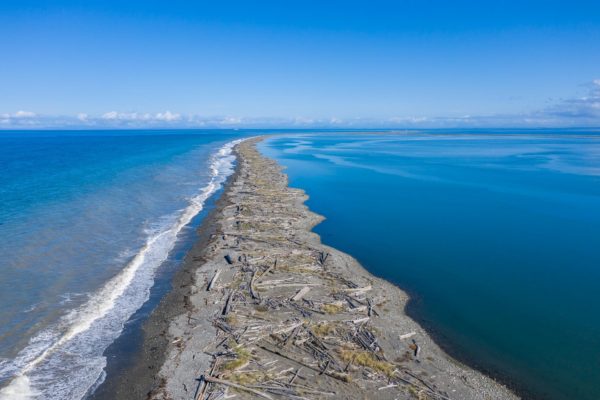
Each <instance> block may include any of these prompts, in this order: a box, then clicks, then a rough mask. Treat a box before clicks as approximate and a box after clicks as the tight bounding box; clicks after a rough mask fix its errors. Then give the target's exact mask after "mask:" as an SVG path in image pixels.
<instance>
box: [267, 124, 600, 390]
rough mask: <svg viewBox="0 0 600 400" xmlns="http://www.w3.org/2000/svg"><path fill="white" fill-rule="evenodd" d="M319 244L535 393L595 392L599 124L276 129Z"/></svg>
mask: <svg viewBox="0 0 600 400" xmlns="http://www.w3.org/2000/svg"><path fill="white" fill-rule="evenodd" d="M260 149H261V151H262V152H263V154H265V155H267V156H269V157H273V158H275V159H276V160H277V161H278V162H279V163H281V164H282V165H284V166H285V167H287V169H286V172H287V173H288V175H289V177H290V184H291V186H293V187H299V188H302V189H304V190H305V191H306V192H307V194H308V195H309V196H310V199H309V200H308V202H307V205H308V206H309V207H310V208H311V209H312V210H313V211H315V212H317V213H319V214H322V215H324V216H325V217H326V219H325V221H324V222H323V223H321V224H320V225H318V226H317V227H316V228H315V231H316V232H317V233H318V234H319V235H321V238H322V240H323V242H324V243H326V244H329V245H331V246H334V247H336V248H338V249H340V250H342V251H345V252H347V253H349V254H351V255H353V256H354V257H356V258H357V259H358V260H359V261H360V262H361V263H362V264H363V265H364V266H365V267H366V268H367V269H368V270H369V271H370V272H372V273H373V274H375V275H377V276H380V277H382V278H385V279H387V280H389V281H391V282H393V283H395V284H397V285H399V286H400V287H402V288H403V289H405V290H407V291H408V292H409V293H410V294H411V297H412V300H411V302H410V304H409V306H408V310H407V311H408V313H409V314H410V315H411V316H413V317H414V318H415V319H417V320H418V321H419V322H420V323H421V324H422V325H424V326H425V327H426V328H427V329H428V330H429V331H430V332H432V334H433V336H434V337H435V338H436V340H437V341H438V342H439V343H440V344H441V345H442V346H443V347H444V348H445V349H446V350H447V351H449V352H450V353H451V354H453V355H454V356H456V357H458V358H459V359H460V360H462V361H466V362H468V363H469V364H470V365H471V366H475V367H477V368H479V369H482V370H484V371H487V372H489V373H490V374H492V375H493V376H495V377H497V378H500V379H501V380H502V381H503V382H507V383H509V385H510V386H511V387H514V388H516V389H517V390H518V391H519V392H520V393H521V394H522V395H524V396H525V397H527V398H536V399H553V400H568V399H589V400H592V399H598V398H600V296H599V295H598V293H599V291H598V282H600V131H598V130H471V131H463V130H437V131H404V132H398V133H396V134H376V133H367V134H357V133H349V134H341V133H335V134H334V133H307V134H303V135H279V136H275V137H273V138H270V139H269V140H267V141H266V142H264V143H263V144H261V145H260Z"/></svg>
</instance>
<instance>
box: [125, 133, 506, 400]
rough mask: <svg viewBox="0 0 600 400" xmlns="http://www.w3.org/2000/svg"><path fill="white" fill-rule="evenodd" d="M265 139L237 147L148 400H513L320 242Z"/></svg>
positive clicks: (389, 289) (398, 294)
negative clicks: (268, 154)
mask: <svg viewBox="0 0 600 400" xmlns="http://www.w3.org/2000/svg"><path fill="white" fill-rule="evenodd" d="M259 140H261V139H260V138H258V139H251V140H247V141H245V142H242V143H241V144H239V145H238V146H237V148H236V152H237V155H238V166H237V171H236V174H235V175H234V176H233V177H232V180H231V181H230V183H229V185H228V187H227V190H226V193H224V196H223V198H222V200H221V202H220V204H221V205H220V207H219V208H218V209H217V210H216V211H215V213H214V214H213V215H212V217H211V218H210V221H209V223H210V224H212V225H213V226H212V228H211V231H210V235H209V236H208V237H207V238H206V239H205V241H204V243H203V249H202V254H201V255H200V256H198V255H196V256H193V258H192V259H188V262H187V265H188V267H187V270H188V271H190V272H189V273H190V274H192V275H191V277H192V278H193V279H191V280H192V282H191V283H189V285H188V286H189V287H186V288H185V291H177V290H175V293H176V294H177V296H182V299H183V300H182V301H181V302H180V304H183V305H184V307H181V308H180V309H179V313H177V314H173V313H171V314H170V315H169V317H168V318H169V319H168V322H167V325H166V330H165V332H161V333H160V334H158V336H160V338H161V343H163V344H166V345H167V348H166V350H165V352H164V354H163V356H162V357H159V365H155V366H154V367H155V368H156V367H158V366H160V370H158V371H152V372H151V373H152V374H153V376H154V379H153V380H151V381H148V380H146V381H145V382H147V384H151V386H152V387H150V388H148V389H149V390H150V392H149V393H148V398H151V399H165V400H166V399H217V398H225V397H227V396H231V395H235V398H266V399H283V398H286V399H320V398H329V399H340V398H344V399H369V398H377V399H454V400H459V399H461V400H462V399H514V398H516V396H515V395H514V394H513V393H512V392H510V391H509V390H508V389H506V388H505V387H504V386H502V385H500V384H498V383H496V382H495V381H493V380H492V379H490V378H488V377H486V376H484V375H482V374H480V373H479V372H476V371H474V370H472V369H470V368H468V367H466V366H463V365H462V364H460V363H458V362H456V361H455V360H453V359H451V358H450V357H449V356H448V355H447V354H445V353H444V352H443V351H442V350H441V349H440V348H439V347H438V346H437V345H436V344H435V343H434V342H433V341H432V340H431V339H430V337H429V336H428V335H427V334H426V332H425V331H424V330H423V329H422V328H421V327H420V326H419V325H418V324H417V323H415V322H414V321H413V320H411V319H410V318H409V317H407V316H406V315H405V314H404V307H405V305H406V302H407V300H408V298H407V295H406V294H405V293H404V292H403V291H401V290H400V289H399V288H397V287H396V286H394V285H392V284H390V283H388V282H386V281H384V280H381V279H378V278H376V277H373V276H372V275H370V274H369V273H368V272H367V271H366V270H364V269H363V268H362V267H361V266H360V265H359V264H358V263H357V262H356V261H355V260H354V259H353V258H352V257H350V256H348V255H347V254H344V253H341V252H339V251H337V250H335V249H333V248H331V247H328V246H325V245H323V244H321V243H320V240H319V237H318V235H316V234H314V233H313V232H311V229H312V228H313V227H314V226H315V225H316V224H318V223H319V222H320V221H321V220H322V217H321V216H319V215H316V214H314V213H312V212H311V211H310V210H308V208H307V207H306V206H305V205H304V202H305V200H306V199H307V196H306V195H305V194H304V192H303V191H301V190H298V189H293V188H289V187H288V185H287V176H286V175H285V174H283V173H282V172H281V168H280V167H279V166H278V165H277V164H276V163H275V162H274V161H273V160H269V159H267V158H265V157H263V156H261V155H260V154H259V152H258V151H257V149H256V147H255V146H256V143H257V142H258V141H259ZM190 265H192V266H193V267H194V268H193V269H190V268H189V267H190ZM165 315H166V314H165ZM155 318H156V317H155ZM165 318H166V316H165ZM155 363H156V360H155ZM142 386H143V385H142ZM131 387H132V388H133V387H136V390H137V393H138V394H140V390H141V389H140V387H141V386H140V385H139V383H138V384H137V386H136V383H135V382H134V383H132V386H131ZM131 390H133V389H131ZM120 392H121V395H122V397H123V396H126V395H128V393H129V394H131V393H132V392H128V389H123V388H121V390H120Z"/></svg>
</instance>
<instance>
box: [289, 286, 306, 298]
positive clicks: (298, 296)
mask: <svg viewBox="0 0 600 400" xmlns="http://www.w3.org/2000/svg"><path fill="white" fill-rule="evenodd" d="M309 291H310V287H308V286H304V287H303V288H302V289H300V290H299V291H298V293H296V295H295V296H294V297H292V298H291V300H292V301H298V300H300V299H301V298H303V297H304V296H305V295H306V294H307V293H308V292H309Z"/></svg>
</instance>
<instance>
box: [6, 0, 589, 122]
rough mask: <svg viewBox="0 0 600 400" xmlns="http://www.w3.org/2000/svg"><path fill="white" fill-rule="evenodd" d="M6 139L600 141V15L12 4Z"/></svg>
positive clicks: (506, 8)
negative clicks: (234, 134) (68, 132)
mask: <svg viewBox="0 0 600 400" xmlns="http://www.w3.org/2000/svg"><path fill="white" fill-rule="evenodd" d="M0 48H1V49H2V55H1V56H0V88H1V89H0V90H1V91H0V127H2V128H15V127H63V126H66V127H312V126H318V127H357V128H358V127H375V128H376V127H454V126H458V127H461V126H469V127H478V126H500V127H501V126H600V2H598V1H595V2H592V1H586V2H583V1H551V0H547V1H525V0H520V1H480V2H475V1H427V0H421V1H401V0H397V1H377V0H371V1H352V0H347V1H293V0H291V1H281V0H280V1H218V2H217V1H210V2H208V1H206V2H205V1H177V0H175V1H168V2H167V1H153V0H145V1H128V2H126V1H110V0H106V1H95V0H87V1H27V0H21V1H13V0H3V1H2V2H0Z"/></svg>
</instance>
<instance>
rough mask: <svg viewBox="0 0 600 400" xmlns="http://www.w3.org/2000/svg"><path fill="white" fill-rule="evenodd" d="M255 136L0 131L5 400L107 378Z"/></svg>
mask: <svg viewBox="0 0 600 400" xmlns="http://www.w3.org/2000/svg"><path fill="white" fill-rule="evenodd" d="M249 135H250V133H249V132H242V131H233V130H231V131H226V130H219V131H206V130H204V131H152V130H150V131H79V132H77V131H0V165H1V174H0V254H1V255H2V258H1V261H0V265H1V274H0V304H1V305H2V307H1V308H0V357H1V358H0V386H2V387H3V388H2V389H1V390H0V399H11V400H15V399H26V398H27V399H29V398H47V399H81V398H83V397H85V396H86V395H88V394H89V393H90V392H91V391H92V390H93V389H94V388H95V387H97V386H98V385H99V384H100V383H101V382H102V381H103V379H104V376H105V370H104V369H105V366H106V365H107V358H106V356H105V354H104V353H105V351H106V349H107V348H108V347H109V346H110V345H111V344H112V343H113V342H114V341H115V339H117V338H118V337H119V335H120V334H121V332H122V331H123V329H124V328H125V326H126V324H128V323H131V321H130V318H131V317H132V315H134V313H135V312H136V311H138V310H139V309H140V307H142V305H144V303H146V302H147V300H148V298H149V296H150V292H151V289H152V287H153V284H154V282H155V279H156V278H157V277H160V276H161V271H162V269H164V268H167V267H166V265H169V261H171V262H170V264H171V266H170V267H169V268H171V269H173V266H172V264H173V260H170V258H173V257H180V258H181V256H180V255H177V254H174V253H177V249H178V248H181V243H179V242H180V241H181V240H182V238H185V237H187V238H190V237H191V235H190V232H189V231H190V230H193V229H194V226H197V224H198V223H199V222H198V221H196V223H195V224H192V223H191V222H192V221H193V220H194V218H197V216H198V215H199V213H200V212H201V211H202V210H203V208H204V207H205V205H206V202H207V201H208V200H209V199H211V198H212V197H211V196H214V195H215V193H218V192H219V190H220V189H221V187H222V185H223V183H224V182H225V180H226V178H227V177H228V176H229V175H230V174H231V173H232V172H233V168H234V165H235V157H234V155H233V154H232V153H231V149H232V146H233V144H234V143H235V141H237V140H239V139H240V138H242V137H245V136H249ZM167 286H168V285H167Z"/></svg>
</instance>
